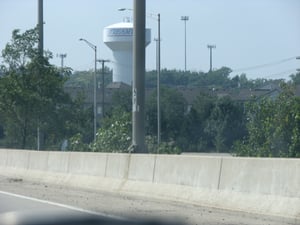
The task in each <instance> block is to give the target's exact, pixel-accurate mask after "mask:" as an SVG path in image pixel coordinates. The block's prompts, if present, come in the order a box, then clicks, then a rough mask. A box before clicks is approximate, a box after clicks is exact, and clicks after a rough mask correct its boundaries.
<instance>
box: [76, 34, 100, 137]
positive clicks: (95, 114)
mask: <svg viewBox="0 0 300 225" xmlns="http://www.w3.org/2000/svg"><path fill="white" fill-rule="evenodd" d="M79 41H84V42H85V43H86V44H87V45H88V46H89V47H90V48H92V49H93V50H94V52H95V71H94V141H96V132H97V102H96V94H97V93H96V92H97V80H96V76H97V46H96V45H93V44H92V43H91V42H89V41H87V40H86V39H83V38H80V39H79Z"/></svg>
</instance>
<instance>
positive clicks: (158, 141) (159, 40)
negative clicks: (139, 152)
mask: <svg viewBox="0 0 300 225" xmlns="http://www.w3.org/2000/svg"><path fill="white" fill-rule="evenodd" d="M126 10H128V11H132V10H133V9H130V8H119V9H118V11H126ZM148 16H149V17H150V18H152V19H155V20H157V35H158V38H157V39H155V41H156V71H157V145H158V146H159V144H160V42H161V38H160V13H157V14H155V13H149V14H148Z"/></svg>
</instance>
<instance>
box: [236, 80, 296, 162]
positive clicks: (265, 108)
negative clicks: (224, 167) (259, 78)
mask: <svg viewBox="0 0 300 225" xmlns="http://www.w3.org/2000/svg"><path fill="white" fill-rule="evenodd" d="M282 90H283V91H282V93H281V94H280V95H279V97H278V98H276V99H275V100H272V99H266V98H265V99H262V100H261V101H256V102H252V103H250V104H249V105H248V107H247V114H248V123H247V131H248V136H247V137H246V138H245V140H244V141H243V142H238V143H236V145H235V151H236V153H237V154H238V155H245V156H259V157H300V99H299V97H296V96H295V95H294V91H293V89H292V86H290V85H287V84H282Z"/></svg>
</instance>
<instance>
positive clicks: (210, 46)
mask: <svg viewBox="0 0 300 225" xmlns="http://www.w3.org/2000/svg"><path fill="white" fill-rule="evenodd" d="M207 48H209V52H210V56H209V58H210V60H209V62H210V63H209V65H210V66H209V72H211V71H212V49H213V48H216V46H215V45H207Z"/></svg>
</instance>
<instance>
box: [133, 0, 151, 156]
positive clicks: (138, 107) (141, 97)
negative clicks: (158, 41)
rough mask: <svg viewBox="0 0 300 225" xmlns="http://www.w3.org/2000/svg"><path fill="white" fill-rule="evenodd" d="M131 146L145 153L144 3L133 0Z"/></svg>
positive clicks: (139, 0)
mask: <svg viewBox="0 0 300 225" xmlns="http://www.w3.org/2000/svg"><path fill="white" fill-rule="evenodd" d="M133 12H134V20H133V86H132V145H131V146H130V149H129V150H130V151H134V152H136V153H147V149H146V145H145V43H146V32H145V15H146V1H145V0H134V7H133Z"/></svg>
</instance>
